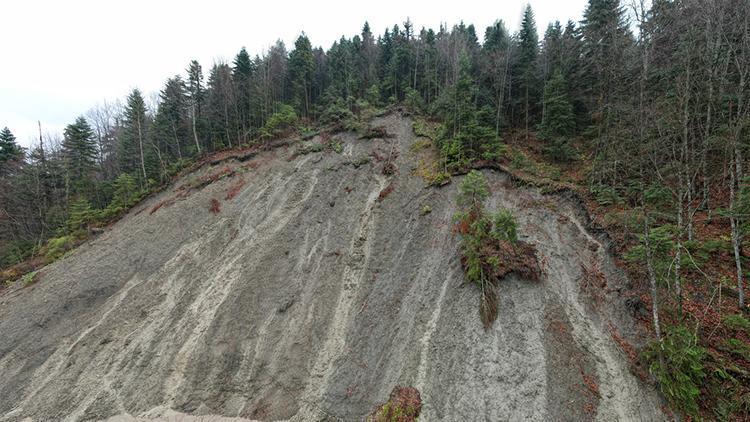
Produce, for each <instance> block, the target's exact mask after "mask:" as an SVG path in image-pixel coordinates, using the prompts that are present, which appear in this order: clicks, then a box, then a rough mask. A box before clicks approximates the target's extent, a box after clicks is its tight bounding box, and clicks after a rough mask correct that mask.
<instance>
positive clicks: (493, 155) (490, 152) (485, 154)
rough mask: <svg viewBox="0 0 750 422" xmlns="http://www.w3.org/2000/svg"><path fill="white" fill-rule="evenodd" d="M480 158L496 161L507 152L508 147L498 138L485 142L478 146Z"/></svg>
mask: <svg viewBox="0 0 750 422" xmlns="http://www.w3.org/2000/svg"><path fill="white" fill-rule="evenodd" d="M479 149H480V151H481V152H482V154H481V158H482V159H483V160H487V161H497V160H499V159H500V158H502V157H503V156H504V155H505V153H506V152H507V151H508V147H507V146H506V145H505V144H503V143H502V142H500V139H499V138H495V139H492V140H490V141H487V142H485V143H483V144H481V145H480V146H479Z"/></svg>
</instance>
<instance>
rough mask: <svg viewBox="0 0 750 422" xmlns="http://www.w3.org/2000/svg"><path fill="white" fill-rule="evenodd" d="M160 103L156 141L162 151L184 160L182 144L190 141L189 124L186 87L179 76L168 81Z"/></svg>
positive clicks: (156, 119)
mask: <svg viewBox="0 0 750 422" xmlns="http://www.w3.org/2000/svg"><path fill="white" fill-rule="evenodd" d="M159 101H160V102H159V109H158V110H157V112H156V118H155V121H154V130H155V139H154V141H155V142H157V147H158V148H159V150H160V151H168V152H169V153H170V154H171V156H172V157H177V158H178V159H182V158H183V151H182V150H183V149H184V146H183V145H182V144H183V142H184V141H185V140H187V139H188V136H189V135H188V133H189V128H188V126H189V123H188V116H187V114H186V111H187V101H188V99H187V94H186V87H185V83H184V82H183V81H182V78H181V77H180V76H179V75H178V76H175V77H173V78H169V79H168V80H167V82H166V84H165V85H164V89H162V91H161V92H160V93H159Z"/></svg>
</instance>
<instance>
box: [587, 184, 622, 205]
mask: <svg viewBox="0 0 750 422" xmlns="http://www.w3.org/2000/svg"><path fill="white" fill-rule="evenodd" d="M591 193H592V194H593V195H594V199H596V202H597V203H598V204H599V205H604V206H608V205H616V204H619V203H620V202H622V198H620V195H619V194H618V193H617V191H616V190H615V189H614V188H611V187H609V186H604V185H596V186H592V187H591Z"/></svg>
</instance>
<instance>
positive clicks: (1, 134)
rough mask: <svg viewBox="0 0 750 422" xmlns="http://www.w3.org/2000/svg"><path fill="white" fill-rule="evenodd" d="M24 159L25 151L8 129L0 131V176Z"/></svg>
mask: <svg viewBox="0 0 750 422" xmlns="http://www.w3.org/2000/svg"><path fill="white" fill-rule="evenodd" d="M22 158H23V149H22V148H21V147H20V146H19V145H18V144H17V143H16V137H15V136H13V133H12V132H11V131H10V129H8V128H7V127H5V128H3V130H2V131H0V175H2V174H3V173H5V172H7V171H8V170H9V169H10V166H11V164H13V163H14V162H18V161H20V160H21V159H22Z"/></svg>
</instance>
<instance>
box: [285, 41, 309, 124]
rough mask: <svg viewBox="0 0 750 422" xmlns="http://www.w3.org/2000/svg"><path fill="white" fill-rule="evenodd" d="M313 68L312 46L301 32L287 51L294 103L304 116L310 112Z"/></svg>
mask: <svg viewBox="0 0 750 422" xmlns="http://www.w3.org/2000/svg"><path fill="white" fill-rule="evenodd" d="M314 70H315V62H314V60H313V52H312V46H311V45H310V40H309V39H308V38H307V36H306V35H305V33H304V32H303V33H302V35H300V36H299V37H298V38H297V41H296V42H295V43H294V50H292V51H291V53H289V79H290V82H291V84H292V98H293V101H294V105H295V107H296V109H297V112H298V113H299V114H300V115H301V116H304V117H307V116H308V115H309V114H310V106H311V105H310V89H311V87H312V78H313V72H314Z"/></svg>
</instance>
